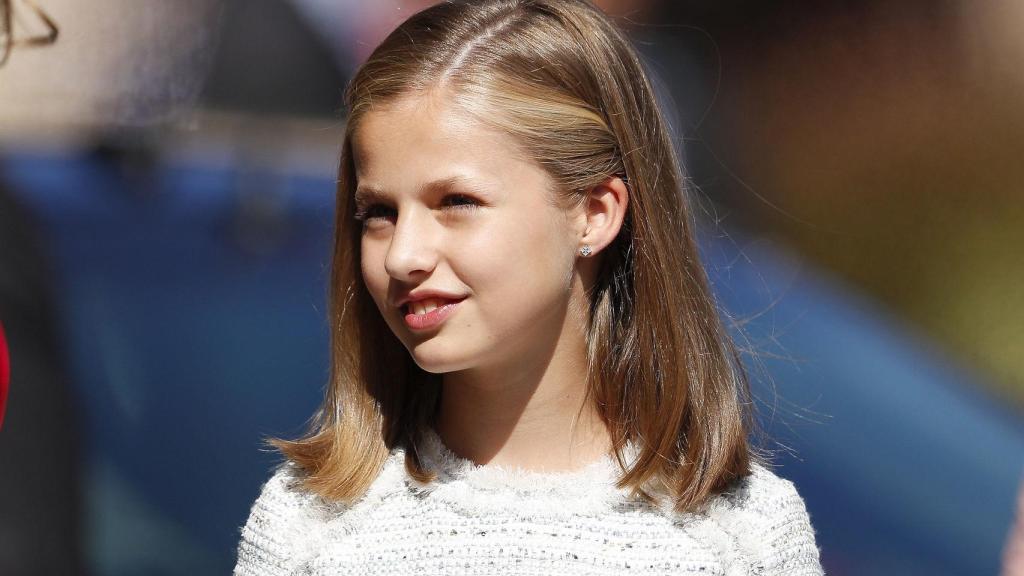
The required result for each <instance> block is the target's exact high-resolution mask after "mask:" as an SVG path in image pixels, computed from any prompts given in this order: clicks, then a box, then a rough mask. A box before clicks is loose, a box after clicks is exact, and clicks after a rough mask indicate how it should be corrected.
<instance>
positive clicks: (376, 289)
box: [359, 248, 387, 306]
mask: <svg viewBox="0 0 1024 576" xmlns="http://www.w3.org/2000/svg"><path fill="white" fill-rule="evenodd" d="M359 258H360V273H361V274H362V277H363V283H364V284H366V289H367V290H368V291H369V292H370V295H372V296H373V299H374V301H376V302H377V305H378V306H380V303H381V298H382V297H384V296H386V294H385V292H386V291H387V278H386V276H387V275H386V273H385V271H384V265H383V263H382V261H381V260H379V257H378V255H376V254H375V253H374V251H373V250H372V249H367V248H360V255H359Z"/></svg>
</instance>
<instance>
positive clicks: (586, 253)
mask: <svg viewBox="0 0 1024 576" xmlns="http://www.w3.org/2000/svg"><path fill="white" fill-rule="evenodd" d="M590 252H591V250H590V246H589V245H587V244H584V245H583V248H580V256H583V257H584V258H586V257H587V256H590Z"/></svg>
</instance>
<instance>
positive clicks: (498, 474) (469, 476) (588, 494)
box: [405, 426, 637, 515]
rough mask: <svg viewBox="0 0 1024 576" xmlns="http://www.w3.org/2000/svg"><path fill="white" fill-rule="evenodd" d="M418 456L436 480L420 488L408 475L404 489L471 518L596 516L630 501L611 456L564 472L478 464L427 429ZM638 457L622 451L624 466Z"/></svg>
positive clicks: (629, 449)
mask: <svg viewBox="0 0 1024 576" xmlns="http://www.w3.org/2000/svg"><path fill="white" fill-rule="evenodd" d="M417 452H418V453H419V457H420V461H421V463H422V464H423V466H424V467H426V468H427V469H428V470H430V471H431V472H434V473H435V474H436V475H437V477H436V478H435V479H434V480H432V481H430V482H427V483H422V482H419V481H418V480H415V479H414V478H412V477H411V476H408V475H407V474H406V475H405V476H406V485H407V487H408V488H409V489H410V490H411V491H413V492H414V493H416V494H418V495H419V496H421V497H431V498H436V499H439V500H442V501H446V502H447V503H448V504H450V505H451V506H453V507H455V508H460V509H463V510H465V511H466V512H468V513H471V514H475V513H484V512H487V511H492V510H493V509H495V508H504V509H515V510H518V511H519V512H527V511H530V512H531V513H532V514H535V515H549V514H556V515H557V514H564V513H566V512H568V511H573V512H578V513H587V512H592V513H600V512H603V511H607V510H608V509H609V508H610V507H611V506H614V505H616V504H619V503H622V502H626V501H630V500H632V499H633V497H632V495H631V493H630V491H628V490H626V489H621V488H618V487H617V486H616V483H617V482H618V480H619V477H620V476H621V474H622V469H621V468H620V466H619V464H618V461H617V460H616V458H615V456H614V455H613V454H610V453H609V454H606V455H604V456H602V457H601V458H599V459H598V460H595V461H593V462H591V463H589V464H587V465H585V466H583V467H582V468H578V469H575V470H571V471H564V472H546V471H536V470H527V469H523V468H521V467H515V466H505V465H497V464H477V463H475V462H473V461H472V460H470V459H468V458H463V457H461V456H459V455H458V454H456V453H454V452H453V451H452V450H451V449H449V448H448V447H447V446H446V445H445V444H444V442H443V441H442V439H441V437H440V435H439V434H438V433H437V432H436V431H435V430H434V429H433V428H430V427H429V426H428V427H425V428H424V430H423V432H422V434H421V436H420V442H419V444H418V445H417ZM636 452H637V450H636V448H635V446H634V445H633V444H632V443H630V444H627V446H626V448H625V450H624V451H623V456H624V457H625V458H626V463H627V464H631V463H632V462H633V461H634V458H635V456H636Z"/></svg>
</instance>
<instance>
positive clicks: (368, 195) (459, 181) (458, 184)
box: [354, 174, 485, 205]
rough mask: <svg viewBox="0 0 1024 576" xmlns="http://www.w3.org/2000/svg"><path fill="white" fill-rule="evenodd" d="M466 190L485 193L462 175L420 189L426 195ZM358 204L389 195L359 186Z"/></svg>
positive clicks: (379, 189) (431, 183)
mask: <svg viewBox="0 0 1024 576" xmlns="http://www.w3.org/2000/svg"><path fill="white" fill-rule="evenodd" d="M453 189H459V190H465V191H466V192H478V193H483V192H484V191H485V190H484V187H483V186H481V185H480V184H479V183H478V182H477V181H476V180H474V179H472V178H469V177H467V176H462V175H458V174H456V175H454V176H447V177H445V178H439V179H437V180H434V181H432V182H428V183H427V184H424V185H423V186H422V187H420V194H426V193H430V192H440V191H447V190H453ZM354 198H355V201H356V204H360V205H361V204H366V203H369V202H373V201H381V200H386V199H387V198H388V194H387V193H386V192H384V190H383V189H381V188H378V187H377V186H374V185H372V184H359V185H358V186H356V192H355V194H354Z"/></svg>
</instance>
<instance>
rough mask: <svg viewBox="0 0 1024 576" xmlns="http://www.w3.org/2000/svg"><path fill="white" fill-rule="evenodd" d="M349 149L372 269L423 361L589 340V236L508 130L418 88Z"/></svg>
mask: <svg viewBox="0 0 1024 576" xmlns="http://www.w3.org/2000/svg"><path fill="white" fill-rule="evenodd" d="M352 146H353V154H354V161H355V169H356V177H357V182H358V187H357V191H356V202H357V210H358V211H359V212H360V214H359V216H360V217H362V218H363V226H364V229H363V234H362V243H361V254H362V275H363V280H364V281H365V283H366V286H367V288H368V290H369V292H370V294H371V295H372V297H373V299H374V301H375V302H376V304H377V307H378V308H379V309H380V312H381V314H382V315H383V317H384V320H385V321H386V322H387V324H388V326H390V328H391V330H392V331H394V333H395V334H396V335H397V336H398V338H399V339H400V340H401V341H402V343H403V344H404V345H405V347H406V348H407V349H408V350H409V352H410V354H412V356H413V358H414V359H415V361H416V363H417V364H418V365H419V366H420V367H421V368H423V369H424V370H426V371H428V372H433V373H443V372H454V371H460V370H467V369H474V368H486V367H501V368H510V367H514V366H517V365H520V364H519V363H521V362H530V361H531V360H539V361H543V360H544V359H545V358H546V357H550V355H551V354H552V353H553V351H554V350H556V348H557V347H559V345H560V344H564V343H565V340H566V339H567V338H579V336H580V334H581V333H580V332H579V331H578V330H576V331H573V330H570V329H567V326H570V324H569V319H572V318H573V316H572V315H568V316H567V312H568V310H569V303H570V300H571V296H572V294H573V290H572V286H573V278H574V273H573V272H574V263H575V259H576V250H577V248H578V243H579V236H578V234H576V233H575V231H574V228H573V226H571V221H572V220H571V219H570V216H569V213H567V212H566V211H565V210H564V209H562V208H558V207H557V206H556V203H555V202H554V192H553V191H552V190H551V183H550V180H549V177H548V175H547V173H546V172H544V171H543V170H542V169H541V168H540V167H539V166H538V165H537V164H536V163H534V162H532V161H530V160H527V159H526V158H525V157H524V156H523V155H522V154H521V153H520V152H519V151H518V150H517V148H516V146H515V143H514V141H513V140H512V139H511V138H510V137H509V136H507V135H505V134H502V133H499V132H496V131H493V130H491V129H489V128H488V127H486V126H483V125H481V124H480V123H478V122H476V121H474V120H473V119H472V118H471V117H469V116H467V115H465V114H464V113H461V112H459V111H458V110H457V109H455V108H453V107H451V106H448V105H445V104H443V103H441V102H440V101H439V100H437V99H431V98H430V97H410V98H406V99H403V100H400V101H398V102H397V103H394V104H391V105H388V106H386V107H382V108H380V109H376V110H373V111H371V112H368V113H367V114H366V115H365V116H364V117H363V119H362V120H361V121H360V123H359V125H358V127H357V128H356V130H355V133H354V134H353V139H352ZM576 293H577V294H579V292H578V291H577V292H576ZM576 297H577V298H579V296H578V295H577V296H576ZM410 298H412V299H413V300H415V301H414V302H413V303H412V305H411V306H410V305H409V303H408V300H409V299H410ZM424 298H425V299H424ZM435 307H436V308H435ZM424 312H426V313H424ZM580 342H582V340H580ZM545 355H546V356H545Z"/></svg>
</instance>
